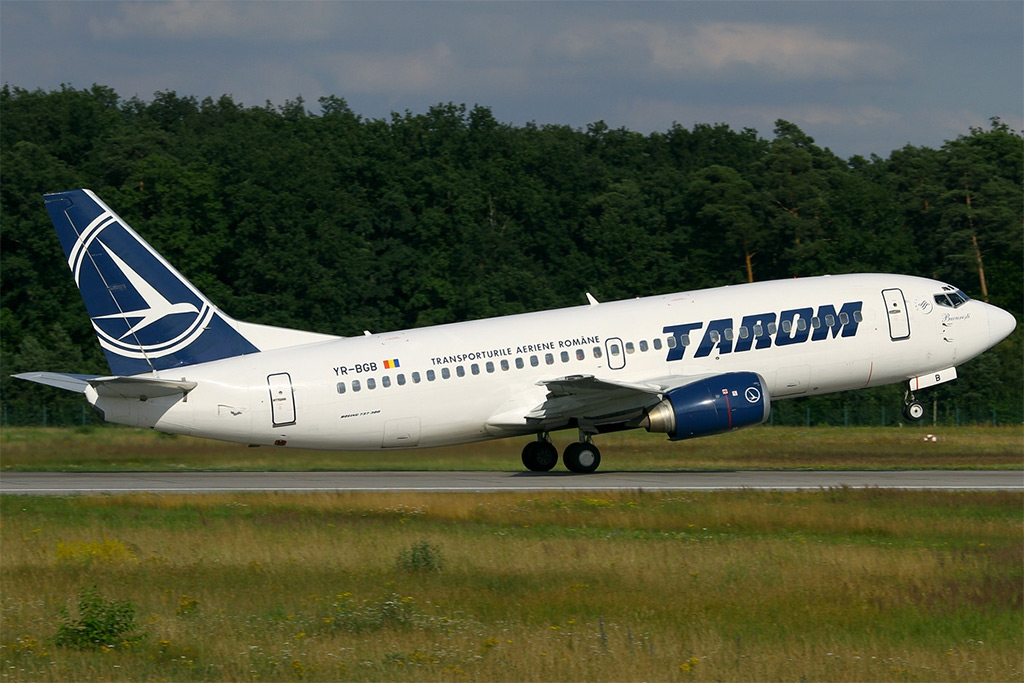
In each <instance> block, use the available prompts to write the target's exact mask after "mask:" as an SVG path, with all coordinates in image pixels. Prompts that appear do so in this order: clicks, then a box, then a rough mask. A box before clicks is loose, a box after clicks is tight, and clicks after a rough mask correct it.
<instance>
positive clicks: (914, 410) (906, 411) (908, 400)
mask: <svg viewBox="0 0 1024 683" xmlns="http://www.w3.org/2000/svg"><path fill="white" fill-rule="evenodd" d="M903 402H904V405H903V417H904V418H906V419H907V421H908V422H917V421H918V420H920V419H921V418H922V417H924V406H923V405H921V404H920V403H918V401H917V399H915V398H914V394H913V393H911V391H910V389H907V393H906V394H904V396H903Z"/></svg>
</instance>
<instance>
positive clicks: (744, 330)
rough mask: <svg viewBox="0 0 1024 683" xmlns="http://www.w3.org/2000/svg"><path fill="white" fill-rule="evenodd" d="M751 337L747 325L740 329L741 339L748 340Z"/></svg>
mask: <svg viewBox="0 0 1024 683" xmlns="http://www.w3.org/2000/svg"><path fill="white" fill-rule="evenodd" d="M749 336H750V330H748V329H747V326H746V325H743V326H742V327H740V339H746V338H747V337H749Z"/></svg>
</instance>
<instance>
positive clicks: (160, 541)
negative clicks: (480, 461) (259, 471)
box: [0, 489, 1024, 681]
mask: <svg viewBox="0 0 1024 683" xmlns="http://www.w3.org/2000/svg"><path fill="white" fill-rule="evenodd" d="M1022 502H1024V501H1022V496H1021V495H1020V494H1017V493H1007V492H973V493H972V492H962V493H955V492H912V491H870V490H868V491H857V490H846V489H840V490H832V491H821V492H786V493H771V492H752V491H734V492H719V493H687V494H682V495H680V494H669V493H639V492H636V493H611V494H606V495H601V496H595V495H594V494H573V493H564V492H557V493H556V492H551V493H539V494H534V495H527V494H520V493H493V494H428V493H402V494H397V493H396V494H380V493H340V494H330V493H322V494H301V495H287V494H248V495H231V494H211V495H205V496H185V495H130V496H103V497H72V498H34V497H21V496H17V497H15V496H5V497H3V498H0V505H2V512H3V516H2V518H0V519H2V527H0V543H2V545H0V550H2V552H3V555H2V562H0V579H2V589H3V591H2V593H3V597H2V600H0V616H2V624H3V629H2V637H0V645H2V647H3V649H2V650H0V663H2V664H3V671H4V673H5V674H6V676H5V678H7V679H9V680H85V679H94V680H138V679H147V680H218V681H220V680H227V681H233V680H243V679H245V680H334V679H339V678H340V679H346V680H416V681H419V680H609V681H618V680H796V679H800V678H801V677H805V678H806V679H808V680H896V681H904V680H911V681H932V680H952V679H961V678H966V679H973V680H1019V679H1020V678H1021V677H1022V670H1024V655H1022V654H1021V653H1022V652H1024V633H1022V629H1021V613H1022V580H1024V571H1022V553H1024V547H1022V540H1021V539H1022V534H1021V531H1022V528H1021V527H1022V525H1021V503H1022ZM423 541H425V542H427V543H429V544H430V545H431V546H433V547H436V548H437V549H439V551H440V553H441V554H442V555H443V560H444V561H443V565H442V566H441V568H440V569H438V570H433V569H429V568H428V570H426V571H409V570H408V569H403V568H401V567H400V566H399V564H398V561H397V560H398V557H399V556H400V555H401V553H402V552H403V550H406V549H408V548H409V547H411V546H412V545H414V544H416V543H419V542H423ZM60 549H63V550H60ZM92 584H95V585H97V586H98V587H99V590H100V592H101V593H102V594H103V595H105V596H108V597H110V598H116V599H121V600H124V599H130V600H132V601H133V602H134V603H135V604H137V605H138V606H139V617H140V625H141V627H142V629H143V630H144V631H145V632H146V633H147V634H148V639H147V640H146V641H145V642H144V643H142V644H141V645H139V646H137V647H135V648H128V649H121V648H117V647H115V648H113V649H111V651H109V652H77V651H71V650H67V649H64V648H58V647H56V646H55V645H54V644H53V635H54V633H55V631H56V626H57V616H56V615H57V612H58V611H59V609H60V608H61V607H62V606H65V605H66V604H68V603H69V602H73V601H74V599H75V596H77V594H78V592H79V590H80V589H81V588H82V587H84V586H87V585H92Z"/></svg>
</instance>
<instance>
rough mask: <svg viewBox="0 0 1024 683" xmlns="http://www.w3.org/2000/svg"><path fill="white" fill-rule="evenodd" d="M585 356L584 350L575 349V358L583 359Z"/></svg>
mask: <svg viewBox="0 0 1024 683" xmlns="http://www.w3.org/2000/svg"><path fill="white" fill-rule="evenodd" d="M586 357H587V353H586V351H584V350H583V349H576V360H583V359H584V358H586Z"/></svg>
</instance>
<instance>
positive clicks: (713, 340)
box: [683, 330, 722, 346]
mask: <svg viewBox="0 0 1024 683" xmlns="http://www.w3.org/2000/svg"><path fill="white" fill-rule="evenodd" d="M686 336H687V337H689V335H686ZM708 336H709V337H711V343H712V344H717V343H718V342H720V341H722V335H720V334H719V333H718V330H711V332H709V333H708ZM689 345H690V341H689V339H687V340H686V342H684V343H683V346H689Z"/></svg>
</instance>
